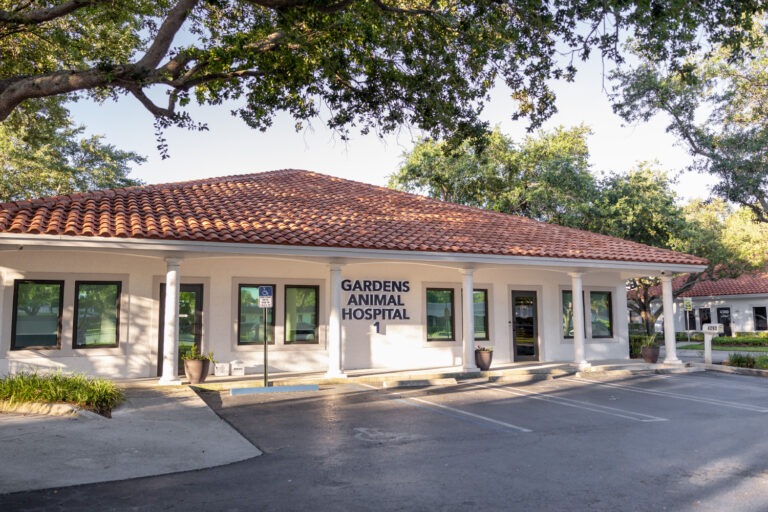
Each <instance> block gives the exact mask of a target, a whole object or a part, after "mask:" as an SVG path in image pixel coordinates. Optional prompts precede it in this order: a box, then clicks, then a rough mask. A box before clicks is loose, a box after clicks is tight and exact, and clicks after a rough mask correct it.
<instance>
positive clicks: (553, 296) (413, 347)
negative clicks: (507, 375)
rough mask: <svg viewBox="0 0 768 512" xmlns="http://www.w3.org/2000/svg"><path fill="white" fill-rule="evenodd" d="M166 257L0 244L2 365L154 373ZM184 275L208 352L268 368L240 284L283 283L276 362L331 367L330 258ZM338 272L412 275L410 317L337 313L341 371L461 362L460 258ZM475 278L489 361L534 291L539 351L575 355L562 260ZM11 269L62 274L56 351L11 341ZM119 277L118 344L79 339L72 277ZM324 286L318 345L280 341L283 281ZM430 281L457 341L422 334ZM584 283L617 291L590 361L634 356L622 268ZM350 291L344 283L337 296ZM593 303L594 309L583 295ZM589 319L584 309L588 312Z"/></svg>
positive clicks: (243, 261) (501, 351)
mask: <svg viewBox="0 0 768 512" xmlns="http://www.w3.org/2000/svg"><path fill="white" fill-rule="evenodd" d="M165 272H166V265H165V262H164V260H163V258H162V257H158V256H155V257H144V256H133V255H119V254H115V253H106V252H89V251H47V250H29V251H27V250H25V251H3V252H1V253H0V279H1V281H0V286H2V288H1V289H0V372H2V373H5V372H9V371H18V370H20V369H23V368H63V369H66V370H71V371H82V372H86V373H89V374H95V375H105V376H110V377H131V378H135V377H154V376H156V372H157V347H158V321H159V293H160V292H159V288H160V283H161V282H163V280H164V279H165ZM181 276H182V277H181V282H182V283H199V284H202V285H203V286H204V293H203V295H204V301H203V302H204V305H203V333H202V345H203V351H209V350H213V351H214V353H215V357H216V358H217V359H218V360H220V361H232V360H235V359H237V360H241V361H244V362H245V363H246V366H247V367H248V372H249V373H258V372H261V365H262V358H263V348H262V346H238V345H237V314H238V312H237V300H238V285H239V284H276V285H277V297H276V304H275V305H276V306H277V307H276V309H275V312H276V315H277V322H276V336H275V337H276V339H277V343H276V345H274V346H270V347H269V351H270V355H269V361H270V371H273V372H275V371H310V370H313V371H324V370H326V369H327V367H328V362H327V358H328V355H327V350H326V334H327V333H326V323H327V318H328V312H329V307H330V306H329V303H330V290H329V265H328V264H327V263H326V262H313V261H310V260H308V259H287V258H274V257H272V258H270V257H205V258H187V259H184V260H183V261H182V263H181ZM342 277H343V279H351V280H382V281H388V280H396V281H408V282H409V288H410V289H409V291H408V292H407V293H402V294H400V295H402V296H401V300H402V301H403V303H404V308H405V310H407V314H408V317H409V319H407V320H405V319H404V320H388V321H381V322H380V333H378V334H377V333H376V332H375V328H374V327H373V322H372V321H369V320H350V319H347V320H344V321H343V322H342V336H343V347H344V352H343V359H344V368H345V369H357V368H381V369H386V368H390V369H403V368H429V367H446V366H454V365H458V364H460V363H461V354H462V343H461V333H462V325H461V283H462V275H461V273H460V271H459V269H458V268H448V267H446V266H439V265H427V264H421V263H406V262H376V263H374V262H364V263H351V264H346V265H344V267H343V270H342ZM473 278H474V283H475V284H474V287H475V288H476V289H477V288H485V289H488V297H489V337H490V339H489V341H487V342H485V341H484V342H481V343H482V344H483V345H491V346H493V347H494V348H495V352H494V364H498V363H504V362H509V361H512V360H513V357H512V336H511V329H512V325H511V320H512V306H511V292H512V291H513V290H534V291H536V292H537V298H538V319H539V349H540V354H539V355H540V359H541V360H544V361H571V360H572V359H573V343H572V340H569V339H564V338H563V336H562V332H561V331H562V309H561V308H562V306H561V292H562V290H564V289H570V282H571V281H570V277H569V276H568V274H567V272H566V271H565V270H554V269H552V270H546V269H531V268H519V267H517V268H516V267H513V266H508V267H496V268H478V269H477V270H476V271H475V272H474V276H473ZM15 279H56V280H64V281H65V285H64V304H63V308H62V312H63V314H62V337H61V348H60V349H59V350H10V346H11V321H12V314H13V311H12V310H13V283H14V280H15ZM76 280H119V281H121V282H122V283H123V285H122V303H121V312H120V335H119V345H118V347H117V348H91V349H73V348H72V336H73V333H72V318H73V314H74V282H75V281H76ZM286 284H305V285H317V286H319V290H320V311H319V317H320V323H321V325H320V328H319V343H318V344H316V345H305V344H303V345H285V344H283V333H282V323H281V321H280V320H281V316H282V306H283V304H282V300H283V298H282V291H281V290H282V287H283V286H284V285H286ZM427 287H441V288H446V287H450V288H453V289H454V290H455V291H454V298H455V304H454V310H455V318H456V323H455V326H454V332H455V333H456V340H455V341H446V342H428V341H427V340H426V327H425V323H426V310H425V308H426V306H425V302H426V301H425V293H426V288H427ZM584 287H585V291H589V290H600V291H610V292H611V293H612V299H613V305H612V306H613V331H614V332H613V337H612V338H609V339H590V338H587V340H586V357H587V359H588V360H599V359H622V358H627V356H628V349H627V322H626V314H625V312H626V293H625V287H624V281H623V280H622V279H621V276H620V275H619V274H618V273H613V272H605V271H599V270H593V271H590V272H587V273H585V274H584ZM347 300H348V293H346V292H342V304H346V301H347ZM586 309H587V311H589V308H588V304H587V308H586ZM587 323H589V318H587Z"/></svg>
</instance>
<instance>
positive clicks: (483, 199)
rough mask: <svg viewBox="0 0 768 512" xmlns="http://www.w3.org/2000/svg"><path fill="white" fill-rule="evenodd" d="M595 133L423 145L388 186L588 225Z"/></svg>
mask: <svg viewBox="0 0 768 512" xmlns="http://www.w3.org/2000/svg"><path fill="white" fill-rule="evenodd" d="M589 133H590V131H589V128H587V127H586V126H578V127H574V128H569V129H566V128H563V127H559V128H556V129H554V130H552V131H550V132H545V131H539V132H538V133H537V134H536V135H535V136H528V137H526V138H525V139H524V140H523V142H521V143H519V144H518V143H515V142H514V141H513V140H512V139H510V138H509V137H507V136H505V135H503V134H502V133H501V132H500V131H499V130H498V129H496V130H494V131H493V132H492V133H491V134H490V135H489V136H488V138H487V139H486V140H485V141H484V144H483V145H482V148H481V149H482V150H481V149H478V148H477V147H476V145H475V144H473V143H470V142H464V143H463V144H462V145H460V146H459V147H458V148H453V147H452V145H451V144H450V143H448V142H445V141H442V142H435V141H433V140H423V141H421V142H419V143H418V144H416V146H414V148H413V150H412V151H411V152H409V153H407V154H406V155H405V156H406V158H405V162H404V164H403V166H402V167H401V168H400V170H399V171H398V172H396V173H395V174H393V175H392V176H390V181H389V184H390V187H392V188H399V189H401V190H408V191H411V192H418V193H423V194H426V195H428V196H430V197H435V198H438V199H442V200H444V201H451V202H454V203H460V204H466V205H470V206H477V207H481V208H486V209H489V210H496V211H500V212H505V213H512V214H516V215H522V216H524V217H530V218H534V219H537V220H542V221H545V222H551V223H556V224H561V225H566V226H572V227H584V224H585V223H586V220H585V219H586V218H587V216H588V215H587V213H588V209H589V207H590V202H591V199H592V197H593V195H594V193H595V181H594V178H593V177H592V175H591V174H590V172H589V150H588V148H587V142H586V137H587V135H589Z"/></svg>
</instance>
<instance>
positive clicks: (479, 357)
mask: <svg viewBox="0 0 768 512" xmlns="http://www.w3.org/2000/svg"><path fill="white" fill-rule="evenodd" d="M491 360H493V352H492V351H490V350H475V365H477V367H478V368H480V370H482V371H484V372H485V371H488V369H489V368H490V367H491Z"/></svg>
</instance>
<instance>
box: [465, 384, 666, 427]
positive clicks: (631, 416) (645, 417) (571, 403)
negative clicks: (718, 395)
mask: <svg viewBox="0 0 768 512" xmlns="http://www.w3.org/2000/svg"><path fill="white" fill-rule="evenodd" d="M475 387H480V388H485V389H490V390H492V391H498V392H500V393H507V394H510V395H516V396H523V397H526V398H531V399H533V400H543V401H545V402H550V403H554V404H557V405H563V406H565V407H575V408H577V409H584V410H586V411H591V412H597V413H600V414H607V415H609V416H616V417H618V418H624V419H628V420H632V421H641V422H644V423H650V422H654V421H668V420H667V418H660V417H658V416H651V415H649V414H642V413H639V412H633V411H627V410H625V409H618V408H616V407H608V406H605V405H598V404H593V403H590V402H583V401H581V400H573V399H571V398H565V397H562V396H556V395H549V394H545V393H536V392H535V391H529V390H523V389H519V388H507V387H499V386H488V385H484V384H476V385H475Z"/></svg>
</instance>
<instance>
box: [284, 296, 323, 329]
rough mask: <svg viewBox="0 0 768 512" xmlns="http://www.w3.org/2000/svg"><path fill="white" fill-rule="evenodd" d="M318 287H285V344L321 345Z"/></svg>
mask: <svg viewBox="0 0 768 512" xmlns="http://www.w3.org/2000/svg"><path fill="white" fill-rule="evenodd" d="M319 295H320V288H319V287H318V286H286V287H285V342H286V343H319V339H318V335H317V333H318V330H317V320H318V318H319V316H320V314H319V303H318V297H319Z"/></svg>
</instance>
